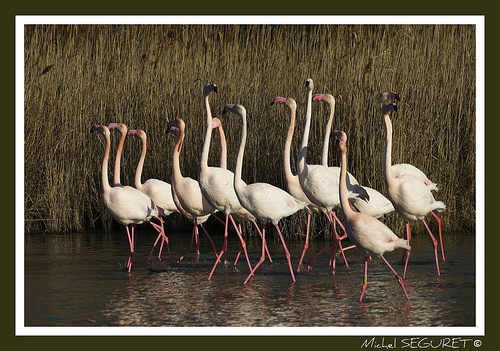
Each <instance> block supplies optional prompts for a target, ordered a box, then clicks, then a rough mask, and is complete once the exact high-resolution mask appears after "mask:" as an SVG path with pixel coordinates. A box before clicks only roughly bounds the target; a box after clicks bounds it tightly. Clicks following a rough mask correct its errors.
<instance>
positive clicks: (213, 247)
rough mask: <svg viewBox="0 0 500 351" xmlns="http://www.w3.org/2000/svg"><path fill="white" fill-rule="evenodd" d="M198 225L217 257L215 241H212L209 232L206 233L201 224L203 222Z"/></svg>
mask: <svg viewBox="0 0 500 351" xmlns="http://www.w3.org/2000/svg"><path fill="white" fill-rule="evenodd" d="M199 226H200V227H201V229H203V232H204V233H205V235H206V237H207V238H208V240H209V241H210V244H211V245H212V249H213V250H214V252H215V257H217V256H218V255H217V249H216V248H215V243H214V241H213V240H212V237H210V234H208V232H207V230H206V229H205V227H204V226H203V224H201V223H200V224H199Z"/></svg>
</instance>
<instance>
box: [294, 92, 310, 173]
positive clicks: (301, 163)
mask: <svg viewBox="0 0 500 351" xmlns="http://www.w3.org/2000/svg"><path fill="white" fill-rule="evenodd" d="M311 103H312V90H308V91H307V108H306V120H305V125H304V134H303V135H302V144H301V145H300V151H299V158H298V160H297V171H298V172H299V173H302V171H303V170H304V169H305V167H306V156H307V143H308V142H309V130H310V129H311V108H312V107H311Z"/></svg>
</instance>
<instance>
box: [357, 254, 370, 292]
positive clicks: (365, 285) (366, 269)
mask: <svg viewBox="0 0 500 351" xmlns="http://www.w3.org/2000/svg"><path fill="white" fill-rule="evenodd" d="M367 286H368V256H365V275H364V278H363V287H362V288H361V296H360V297H359V302H361V301H363V295H364V294H365V291H366V287H367Z"/></svg>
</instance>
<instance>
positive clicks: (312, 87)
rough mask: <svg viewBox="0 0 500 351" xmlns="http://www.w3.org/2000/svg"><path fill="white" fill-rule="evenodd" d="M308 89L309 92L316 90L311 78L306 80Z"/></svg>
mask: <svg viewBox="0 0 500 351" xmlns="http://www.w3.org/2000/svg"><path fill="white" fill-rule="evenodd" d="M306 87H307V90H309V91H311V90H313V89H314V82H313V80H312V79H311V78H307V79H306Z"/></svg>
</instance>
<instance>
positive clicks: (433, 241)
mask: <svg viewBox="0 0 500 351" xmlns="http://www.w3.org/2000/svg"><path fill="white" fill-rule="evenodd" d="M422 222H424V225H425V228H427V231H428V232H429V236H430V237H431V240H432V245H433V246H434V257H435V259H436V269H437V274H438V275H441V272H440V271H439V261H438V252H437V240H436V238H435V237H434V235H432V232H431V230H430V229H429V226H428V225H427V223H426V222H425V220H424V219H422Z"/></svg>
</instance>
